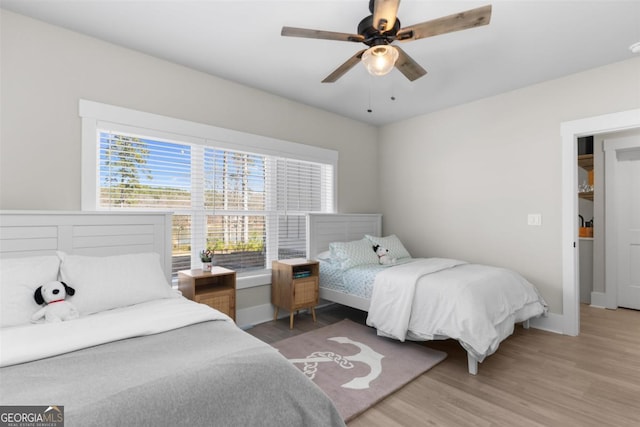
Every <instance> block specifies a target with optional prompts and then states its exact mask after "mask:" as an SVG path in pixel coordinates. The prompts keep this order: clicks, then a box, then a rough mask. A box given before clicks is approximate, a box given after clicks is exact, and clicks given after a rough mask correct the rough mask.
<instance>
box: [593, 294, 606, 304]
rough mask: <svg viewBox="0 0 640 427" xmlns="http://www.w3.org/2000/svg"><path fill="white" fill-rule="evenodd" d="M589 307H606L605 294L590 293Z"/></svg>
mask: <svg viewBox="0 0 640 427" xmlns="http://www.w3.org/2000/svg"><path fill="white" fill-rule="evenodd" d="M591 306H592V307H598V308H606V307H607V294H605V293H604V292H591Z"/></svg>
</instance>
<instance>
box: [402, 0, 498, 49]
mask: <svg viewBox="0 0 640 427" xmlns="http://www.w3.org/2000/svg"><path fill="white" fill-rule="evenodd" d="M490 21H491V5H487V6H482V7H479V8H476V9H470V10H467V11H466V12H460V13H455V14H453V15H449V16H443V17H442V18H438V19H434V20H431V21H427V22H422V23H420V24H416V25H411V26H409V27H406V28H401V29H400V30H398V33H397V37H396V40H399V41H408V40H418V39H423V38H425V37H433V36H437V35H440V34H446V33H451V32H453V31H459V30H466V29H469V28H474V27H479V26H481V25H487V24H488V23H489V22H490Z"/></svg>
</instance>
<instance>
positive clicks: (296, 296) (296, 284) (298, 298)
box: [293, 277, 318, 306]
mask: <svg viewBox="0 0 640 427" xmlns="http://www.w3.org/2000/svg"><path fill="white" fill-rule="evenodd" d="M317 303H318V278H317V277H308V278H304V279H295V280H294V281H293V305H294V306H302V305H308V304H313V305H316V304H317Z"/></svg>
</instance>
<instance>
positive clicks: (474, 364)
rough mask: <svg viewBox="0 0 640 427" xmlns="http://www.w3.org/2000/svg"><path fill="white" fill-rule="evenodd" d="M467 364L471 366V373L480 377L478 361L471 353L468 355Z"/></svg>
mask: <svg viewBox="0 0 640 427" xmlns="http://www.w3.org/2000/svg"><path fill="white" fill-rule="evenodd" d="M467 364H468V365H469V373H470V374H471V375H478V359H476V358H475V357H473V356H472V355H471V353H467Z"/></svg>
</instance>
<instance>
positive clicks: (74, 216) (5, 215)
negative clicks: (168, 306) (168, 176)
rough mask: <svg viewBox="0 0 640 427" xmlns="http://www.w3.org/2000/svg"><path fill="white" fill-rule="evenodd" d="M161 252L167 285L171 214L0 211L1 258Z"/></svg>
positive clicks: (169, 276) (169, 267)
mask: <svg viewBox="0 0 640 427" xmlns="http://www.w3.org/2000/svg"><path fill="white" fill-rule="evenodd" d="M55 251H64V252H66V253H70V254H76V255H89V256H108V255H120V254H127V253H140V252H156V253H158V254H160V262H161V263H162V266H163V269H164V272H165V276H166V277H167V280H169V283H171V214H170V213H164V212H163V213H111V212H64V211H0V257H2V258H9V257H29V256H38V255H51V254H55Z"/></svg>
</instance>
